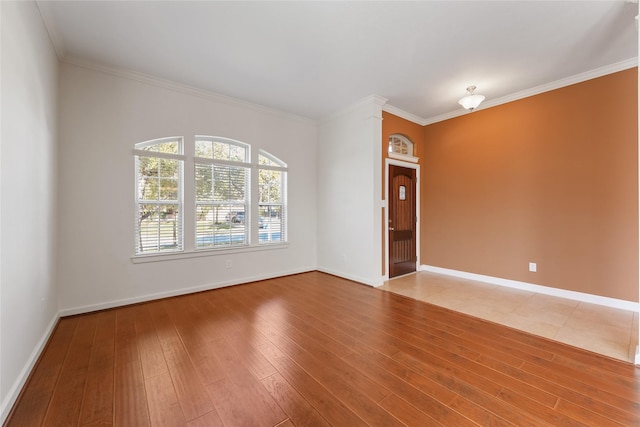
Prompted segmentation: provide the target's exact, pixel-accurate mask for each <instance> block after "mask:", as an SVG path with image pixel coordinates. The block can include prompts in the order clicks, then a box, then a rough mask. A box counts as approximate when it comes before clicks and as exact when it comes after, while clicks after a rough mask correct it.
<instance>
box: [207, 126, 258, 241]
mask: <svg viewBox="0 0 640 427" xmlns="http://www.w3.org/2000/svg"><path fill="white" fill-rule="evenodd" d="M195 153H196V158H195V185H196V248H197V249H203V248H215V247H224V246H231V245H238V244H240V245H244V244H247V243H248V241H249V236H248V228H247V219H248V215H247V212H248V207H249V199H248V196H249V193H250V192H249V185H250V178H251V165H250V164H249V163H248V161H249V159H250V151H249V146H248V145H246V144H243V143H241V142H238V141H233V140H229V139H221V138H217V139H214V138H208V137H201V136H199V137H196V145H195Z"/></svg>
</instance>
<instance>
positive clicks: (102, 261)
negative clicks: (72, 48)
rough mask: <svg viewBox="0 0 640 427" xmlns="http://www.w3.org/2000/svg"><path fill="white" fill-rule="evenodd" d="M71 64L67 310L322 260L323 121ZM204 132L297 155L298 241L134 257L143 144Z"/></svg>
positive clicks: (293, 203)
mask: <svg viewBox="0 0 640 427" xmlns="http://www.w3.org/2000/svg"><path fill="white" fill-rule="evenodd" d="M60 74H61V75H60V94H61V101H60V111H59V114H60V151H59V170H60V172H59V183H60V189H59V193H58V194H59V197H58V206H59V210H58V214H59V221H58V229H59V238H58V246H57V248H58V254H59V255H58V256H59V267H58V276H57V280H58V284H59V297H60V309H61V313H62V314H63V315H64V314H69V313H74V312H81V311H87V310H93V309H97V308H101V307H106V306H113V305H119V304H123V303H129V302H135V301H140V300H145V299H148V298H151V297H159V296H164V295H173V294H178V293H182V292H185V291H190V290H196V289H205V288H214V287H219V286H221V285H226V284H235V283H242V282H246V281H251V280H254V279H259V278H266V277H273V276H280V275H284V274H289V273H295V272H301V271H308V270H313V269H315V266H316V246H315V239H316V237H315V236H316V202H315V191H314V189H315V187H316V164H315V158H314V155H315V146H316V139H317V134H316V132H317V131H316V124H315V122H312V121H310V120H307V119H302V118H298V117H294V116H288V115H284V114H281V113H276V112H273V111H271V110H267V109H264V108H258V107H252V106H248V105H246V104H241V103H239V102H234V101H225V100H224V99H221V98H220V97H216V96H212V95H211V94H206V93H203V92H197V91H195V90H191V91H190V90H182V89H183V88H177V89H176V86H175V85H173V86H172V85H170V84H165V83H163V82H160V81H158V80H155V79H152V78H146V77H140V76H137V75H133V74H130V73H124V72H117V71H114V70H105V69H100V68H97V67H93V66H91V67H85V66H83V65H82V64H80V65H77V64H76V65H74V64H69V63H63V64H61V66H60ZM138 77H140V78H138ZM195 134H201V135H215V136H223V137H227V138H232V139H236V140H239V141H243V142H246V143H249V144H251V145H252V149H254V150H255V149H259V148H261V149H264V150H266V151H268V152H270V153H272V154H273V155H275V156H277V157H279V158H280V159H282V160H283V161H284V162H286V163H287V164H288V165H289V174H288V183H289V185H288V189H289V199H288V200H289V242H290V244H289V246H288V247H287V248H285V249H281V250H272V251H259V252H248V253H244V252H243V253H235V254H221V255H216V256H206V257H199V258H189V259H180V260H172V261H161V262H151V263H142V264H134V263H133V262H132V260H131V256H132V254H133V250H134V222H135V221H134V218H135V205H134V170H133V167H134V163H133V155H132V150H133V145H134V144H135V143H137V142H141V141H146V140H150V139H154V138H159V137H164V136H185V143H187V142H188V141H190V140H191V139H190V138H191V137H192V136H193V135H195ZM226 260H231V261H232V264H233V267H232V268H231V269H227V268H225V262H226Z"/></svg>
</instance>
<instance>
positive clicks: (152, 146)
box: [134, 135, 288, 255]
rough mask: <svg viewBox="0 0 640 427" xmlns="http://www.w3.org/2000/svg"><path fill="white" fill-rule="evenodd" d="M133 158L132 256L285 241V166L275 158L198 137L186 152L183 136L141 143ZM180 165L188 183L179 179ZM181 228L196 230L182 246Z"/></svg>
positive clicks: (246, 147)
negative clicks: (134, 172)
mask: <svg viewBox="0 0 640 427" xmlns="http://www.w3.org/2000/svg"><path fill="white" fill-rule="evenodd" d="M183 149H184V150H186V152H187V154H188V155H185V154H184V151H183ZM134 155H135V167H136V182H135V184H136V205H137V215H136V239H135V240H136V250H135V254H136V255H149V254H158V253H164V252H192V251H194V250H206V249H224V248H231V247H234V248H236V247H238V246H251V245H252V244H254V243H255V244H259V245H262V244H269V243H282V242H286V241H287V239H286V232H287V222H286V221H287V170H288V169H287V164H286V163H285V162H283V161H282V160H280V159H278V158H277V157H276V156H274V155H272V154H270V153H268V152H266V151H264V150H257V153H252V150H251V146H250V145H249V144H246V143H244V142H240V141H236V140H233V139H229V138H222V137H216V136H203V135H196V136H195V138H194V140H193V144H192V145H189V146H188V147H187V148H186V149H185V148H184V147H183V139H182V137H172V138H161V139H155V140H152V141H146V142H141V143H138V144H135V148H134ZM185 163H186V164H185ZM185 167H186V168H187V170H189V171H191V170H192V171H193V181H191V182H183V180H184V178H183V176H184V170H185ZM189 176H191V175H190V174H189ZM183 187H186V190H185V191H183ZM183 194H184V197H186V198H187V200H186V201H185V202H183ZM185 203H186V206H187V212H188V214H187V215H186V216H185V215H184V214H183V212H184V211H185V209H184V206H185ZM183 221H184V222H186V225H187V227H183ZM183 229H188V230H190V229H192V230H195V236H193V239H192V238H191V237H190V238H189V239H187V247H186V248H185V242H184V240H185V239H184V235H183Z"/></svg>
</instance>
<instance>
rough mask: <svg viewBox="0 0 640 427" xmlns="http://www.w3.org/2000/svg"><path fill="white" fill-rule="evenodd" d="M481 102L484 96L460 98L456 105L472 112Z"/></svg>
mask: <svg viewBox="0 0 640 427" xmlns="http://www.w3.org/2000/svg"><path fill="white" fill-rule="evenodd" d="M482 101H484V95H467V96H464V97H462V98H461V99H460V101H458V104H460V105H462V106H463V107H464V108H465V109H466V110H469V111H473V110H474V109H475V108H477V107H478V105H480V103H481V102H482Z"/></svg>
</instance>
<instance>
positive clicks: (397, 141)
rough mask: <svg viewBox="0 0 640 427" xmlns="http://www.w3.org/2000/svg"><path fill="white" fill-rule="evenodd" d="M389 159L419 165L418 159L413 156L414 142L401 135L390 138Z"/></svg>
mask: <svg viewBox="0 0 640 427" xmlns="http://www.w3.org/2000/svg"><path fill="white" fill-rule="evenodd" d="M389 157H391V158H394V159H398V160H406V161H409V162H413V163H417V162H418V158H417V157H415V156H414V155H413V142H411V140H410V139H409V138H407V137H406V136H404V135H400V134H397V133H396V134H393V135H391V136H389Z"/></svg>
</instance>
